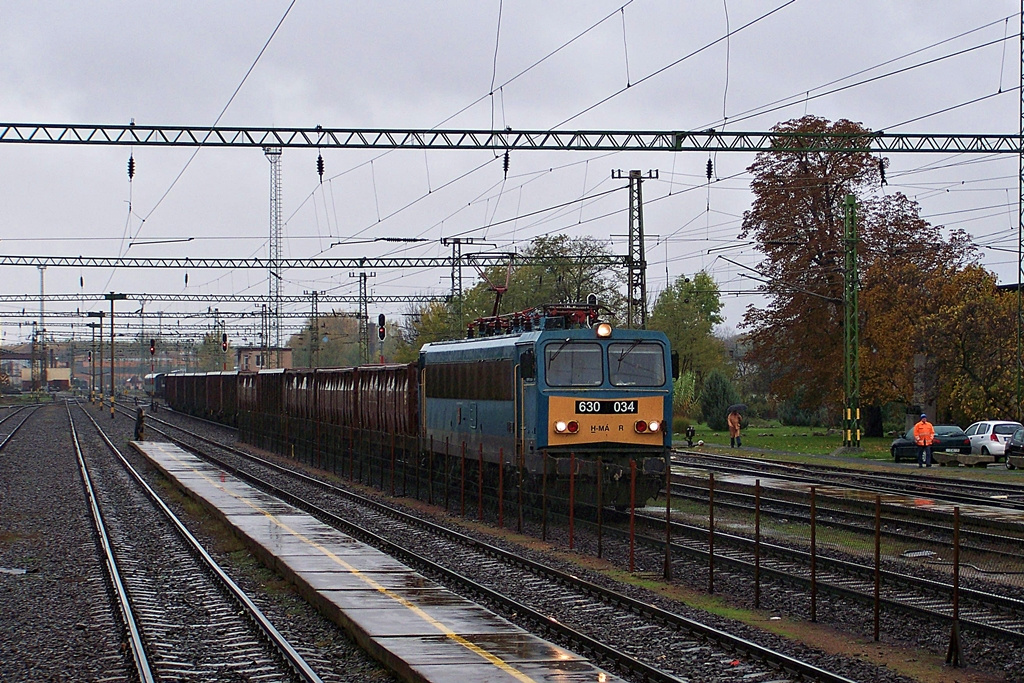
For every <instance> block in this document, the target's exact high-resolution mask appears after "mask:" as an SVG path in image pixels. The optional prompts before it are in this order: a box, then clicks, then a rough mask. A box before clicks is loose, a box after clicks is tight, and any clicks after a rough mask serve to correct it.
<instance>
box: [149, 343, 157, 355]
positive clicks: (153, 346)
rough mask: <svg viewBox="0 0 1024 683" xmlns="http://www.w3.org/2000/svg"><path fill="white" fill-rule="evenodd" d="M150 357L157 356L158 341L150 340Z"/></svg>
mask: <svg viewBox="0 0 1024 683" xmlns="http://www.w3.org/2000/svg"><path fill="white" fill-rule="evenodd" d="M149 355H151V356H155V355H156V340H155V339H150V340H149Z"/></svg>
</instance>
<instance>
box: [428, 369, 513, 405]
mask: <svg viewBox="0 0 1024 683" xmlns="http://www.w3.org/2000/svg"><path fill="white" fill-rule="evenodd" d="M426 372H427V381H426V391H427V397H428V398H455V399H465V400H469V401H511V400H512V398H513V396H514V392H513V390H512V361H511V360H487V361H473V362H470V363H439V364H436V365H428V366H427V367H426Z"/></svg>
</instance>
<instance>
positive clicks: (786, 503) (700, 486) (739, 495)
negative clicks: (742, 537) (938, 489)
mask: <svg viewBox="0 0 1024 683" xmlns="http://www.w3.org/2000/svg"><path fill="white" fill-rule="evenodd" d="M741 489H742V490H741ZM749 489H752V487H749V486H743V487H736V486H723V485H722V484H718V485H716V488H715V494H714V495H715V506H716V508H718V509H726V510H734V511H737V512H739V513H742V514H745V515H747V516H748V517H749V518H751V519H752V518H753V515H754V508H755V501H754V494H753V493H749V492H747V490H749ZM768 491H770V490H765V489H762V492H761V496H760V498H761V502H760V505H761V515H762V518H774V519H776V520H778V521H786V522H799V523H801V524H810V521H811V513H810V509H811V506H810V504H808V503H803V502H800V501H797V500H793V499H790V498H783V497H773V496H772V495H771V494H770V493H769V492H768ZM672 498H673V499H674V500H688V501H691V502H695V503H698V504H703V505H707V503H708V499H709V492H708V486H707V483H706V482H702V481H698V480H696V479H694V478H692V477H689V476H686V475H679V474H675V475H673V482H672ZM845 503H846V501H845V500H844V499H837V498H833V497H830V496H829V495H828V492H827V491H819V492H818V498H817V504H816V509H817V515H816V523H817V524H818V525H819V526H820V527H825V528H828V529H834V530H837V531H844V532H850V533H854V534H862V535H863V534H873V533H874V525H875V513H874V510H873V508H874V504H873V503H865V504H864V505H858V506H857V508H858V509H848V507H847V506H845ZM865 508H868V509H871V512H861V511H859V510H860V509H865ZM881 510H882V514H881V516H880V520H879V521H880V523H881V535H882V537H883V538H888V539H892V540H899V539H906V538H907V534H908V533H911V534H913V536H914V538H915V539H917V540H919V541H920V542H922V543H927V544H930V545H942V546H948V545H949V542H950V537H951V533H952V532H951V528H952V518H953V516H952V515H951V514H944V513H943V514H941V518H942V519H944V520H945V521H944V523H940V522H932V521H928V520H924V519H921V518H920V516H919V515H917V514H906V511H907V509H906V508H905V507H901V506H898V505H889V504H885V503H883V504H882V508H881ZM912 512H916V510H915V511H912ZM986 521H987V520H985V519H984V518H982V519H980V520H978V521H977V526H981V527H985V526H987V524H986ZM971 524H973V522H969V523H964V524H963V526H962V527H961V529H960V549H961V551H965V552H972V553H978V554H984V555H987V556H989V555H990V556H993V557H995V558H999V559H1003V560H1006V561H1013V562H1020V563H1022V565H1024V550H1022V548H1024V529H1021V530H1020V533H1018V534H1006V533H993V532H989V531H983V530H981V529H977V528H968V526H969V525H971Z"/></svg>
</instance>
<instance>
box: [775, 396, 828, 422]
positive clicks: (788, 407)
mask: <svg viewBox="0 0 1024 683" xmlns="http://www.w3.org/2000/svg"><path fill="white" fill-rule="evenodd" d="M803 399H804V390H803V387H801V388H800V389H797V391H796V393H795V394H793V395H792V396H791V397H789V398H787V399H786V400H785V401H783V402H782V403H780V404H779V422H781V423H782V424H784V425H790V426H794V427H814V426H818V425H822V424H824V421H825V409H824V408H804V407H803V406H801V405H800V404H801V403H803Z"/></svg>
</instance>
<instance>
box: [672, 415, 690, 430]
mask: <svg viewBox="0 0 1024 683" xmlns="http://www.w3.org/2000/svg"><path fill="white" fill-rule="evenodd" d="M689 426H690V418H688V417H673V418H672V433H673V434H685V433H686V428H687V427H689Z"/></svg>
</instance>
